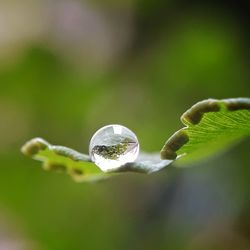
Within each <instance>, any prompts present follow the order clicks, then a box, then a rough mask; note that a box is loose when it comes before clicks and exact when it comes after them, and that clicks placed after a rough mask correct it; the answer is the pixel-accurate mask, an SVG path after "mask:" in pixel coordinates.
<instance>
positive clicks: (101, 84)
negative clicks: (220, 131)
mask: <svg viewBox="0 0 250 250" xmlns="http://www.w3.org/2000/svg"><path fill="white" fill-rule="evenodd" d="M249 11H250V4H249V1H247V0H246V1H243V0H240V1H235V2H234V3H230V2H228V1H211V0H209V1H192V0H191V1H183V0H176V1H172V0H168V1H163V0H144V1H143V0H123V1H122V0H121V1H117V0H116V1H115V0H108V1H101V0H92V1H90V0H89V1H80V0H79V1H78V0H61V1H43V0H23V1H18V0H13V1H7V0H1V1H0V87H1V88H0V116H1V122H0V162H1V165H0V170H1V171H0V250H57V249H58V250H78V249H79V250H81V249H108V250H113V249H115V250H116V249H120V250H123V249H143V250H151V249H160V250H161V249H170V250H175V249H180V250H183V249H184V250H193V249H194V250H196V249H197V250H198V249H199V250H200V249H205V250H211V249H219V250H221V249H222V250H223V249H227V250H230V249H234V250H235V249H237V250H241V249H250V188H249V187H250V184H249V180H250V169H249V155H248V154H249V146H250V143H249V140H246V141H244V142H243V143H241V144H240V145H238V146H237V147H235V148H233V149H231V150H230V151H228V152H226V153H224V154H222V155H220V156H218V157H216V158H213V159H210V160H208V161H205V162H202V163H199V164H198V165H196V166H194V167H193V168H186V169H177V168H174V167H172V166H170V167H168V168H166V169H165V170H164V171H161V172H159V173H156V174H153V175H140V174H124V175H123V176H119V177H117V178H113V179H110V180H107V181H103V182H100V183H93V184H89V183H82V184H78V183H75V182H73V181H72V180H71V179H70V178H69V177H68V176H66V175H64V174H58V173H48V172H45V171H43V170H42V169H41V168H40V163H39V162H35V161H32V160H30V159H28V158H26V157H24V156H23V155H21V153H20V147H21V145H22V144H23V143H24V142H25V141H26V140H28V139H30V138H32V137H36V136H40V137H43V138H45V139H47V140H48V141H49V142H51V143H53V144H59V145H65V146H68V147H72V148H74V149H76V150H78V151H80V152H85V153H87V152H88V144H89V140H90V138H91V136H92V134H93V133H94V132H95V131H96V130H97V129H98V128H100V127H101V126H103V125H107V124H110V123H118V124H122V125H125V126H127V127H128V128H130V129H131V130H133V131H134V132H135V133H136V134H137V136H138V139H139V141H140V144H141V148H142V149H144V150H145V151H159V150H160V149H161V147H162V146H163V144H164V142H165V141H166V139H167V138H168V137H169V136H170V135H171V134H172V133H173V132H174V131H175V130H177V129H179V128H181V127H182V125H181V122H180V121H179V117H180V115H181V114H182V113H183V112H184V111H185V110H186V109H187V108H189V107H190V106H191V105H193V104H194V103H195V102H197V101H200V100H202V99H206V98H209V97H213V98H228V97H241V96H245V97H246V96H249V93H250V85H249V82H250V81H249V78H250V74H249V66H250V61H249V41H250V36H249V35H250V34H249V33H250V30H249V24H250V20H249V19H250V16H249Z"/></svg>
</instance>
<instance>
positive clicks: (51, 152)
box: [21, 138, 172, 182]
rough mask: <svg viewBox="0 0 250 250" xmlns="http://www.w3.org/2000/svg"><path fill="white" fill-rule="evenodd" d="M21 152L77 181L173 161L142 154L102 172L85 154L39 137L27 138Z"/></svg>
mask: <svg viewBox="0 0 250 250" xmlns="http://www.w3.org/2000/svg"><path fill="white" fill-rule="evenodd" d="M21 151H22V153H23V154H25V155H27V156H30V157H32V158H33V159H35V160H38V161H42V163H43V164H42V167H43V168H44V169H45V170H56V171H59V172H66V173H68V174H69V175H70V176H71V177H72V178H73V179H74V180H75V181H78V182H81V181H96V180H101V179H105V178H107V177H110V176H112V175H117V174H119V173H123V172H137V173H152V172H155V171H159V170H160V169H162V168H164V167H166V166H167V165H169V164H170V163H171V162H172V160H161V159H160V156H159V154H141V155H140V156H139V157H138V160H137V161H136V162H132V163H127V164H125V165H123V166H120V167H119V168H117V169H115V170H113V171H109V172H103V171H102V170H100V169H99V168H98V167H97V166H96V165H95V164H94V163H93V162H91V159H90V157H89V156H88V155H85V154H81V153H79V152H77V151H75V150H73V149H70V148H67V147H63V146H54V145H51V144H50V143H48V142H47V141H45V140H44V139H42V138H34V139H32V140H30V141H28V142H27V143H26V144H25V145H24V146H23V147H22V149H21Z"/></svg>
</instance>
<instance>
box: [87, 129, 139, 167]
mask: <svg viewBox="0 0 250 250" xmlns="http://www.w3.org/2000/svg"><path fill="white" fill-rule="evenodd" d="M89 154H90V157H91V160H92V161H93V162H94V163H95V164H96V165H97V166H98V167H99V168H100V169H101V170H102V171H104V172H106V171H109V170H114V169H116V168H119V167H120V166H122V165H124V164H126V163H128V162H134V161H135V160H136V158H137V157H138V154H139V142H138V140H137V137H136V135H135V134H134V133H133V132H132V131H131V130H129V129H128V128H126V127H124V126H121V125H108V126H105V127H102V128H100V129H99V130H98V131H97V132H96V133H95V134H94V135H93V137H92V138H91V141H90V145H89Z"/></svg>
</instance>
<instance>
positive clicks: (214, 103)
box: [181, 99, 220, 125]
mask: <svg viewBox="0 0 250 250" xmlns="http://www.w3.org/2000/svg"><path fill="white" fill-rule="evenodd" d="M218 111H220V104H219V101H218V100H216V99H207V100H204V101H201V102H198V103H196V104H195V105H193V106H192V107H191V108H190V109H188V110H187V111H186V112H185V113H184V114H183V115H182V116H181V121H182V122H183V123H184V124H186V123H191V124H193V125H195V124H198V123H199V122H200V121H201V119H202V117H203V115H204V113H207V112H218Z"/></svg>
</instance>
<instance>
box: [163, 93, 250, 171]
mask: <svg viewBox="0 0 250 250" xmlns="http://www.w3.org/2000/svg"><path fill="white" fill-rule="evenodd" d="M181 121H182V122H183V124H184V125H186V127H184V128H182V129H180V130H179V131H177V132H176V133H175V134H174V135H173V136H171V137H170V138H169V139H168V140H167V142H166V143H165V145H164V147H163V148H162V150H161V158H162V159H172V160H174V159H176V158H177V159H178V160H177V162H176V165H180V166H182V165H184V166H186V165H187V164H188V163H193V162H196V161H199V160H202V159H204V158H206V157H209V156H212V155H214V154H216V153H218V152H220V151H222V150H225V149H226V148H228V147H229V146H230V145H233V144H234V143H236V142H238V141H240V140H241V139H242V138H244V137H246V136H248V135H250V99H249V98H234V99H224V100H216V99H208V100H204V101H201V102H198V103H197V104H195V105H194V106H192V107H191V108H190V109H189V110H187V111H186V112H185V113H184V114H183V115H182V117H181Z"/></svg>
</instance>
